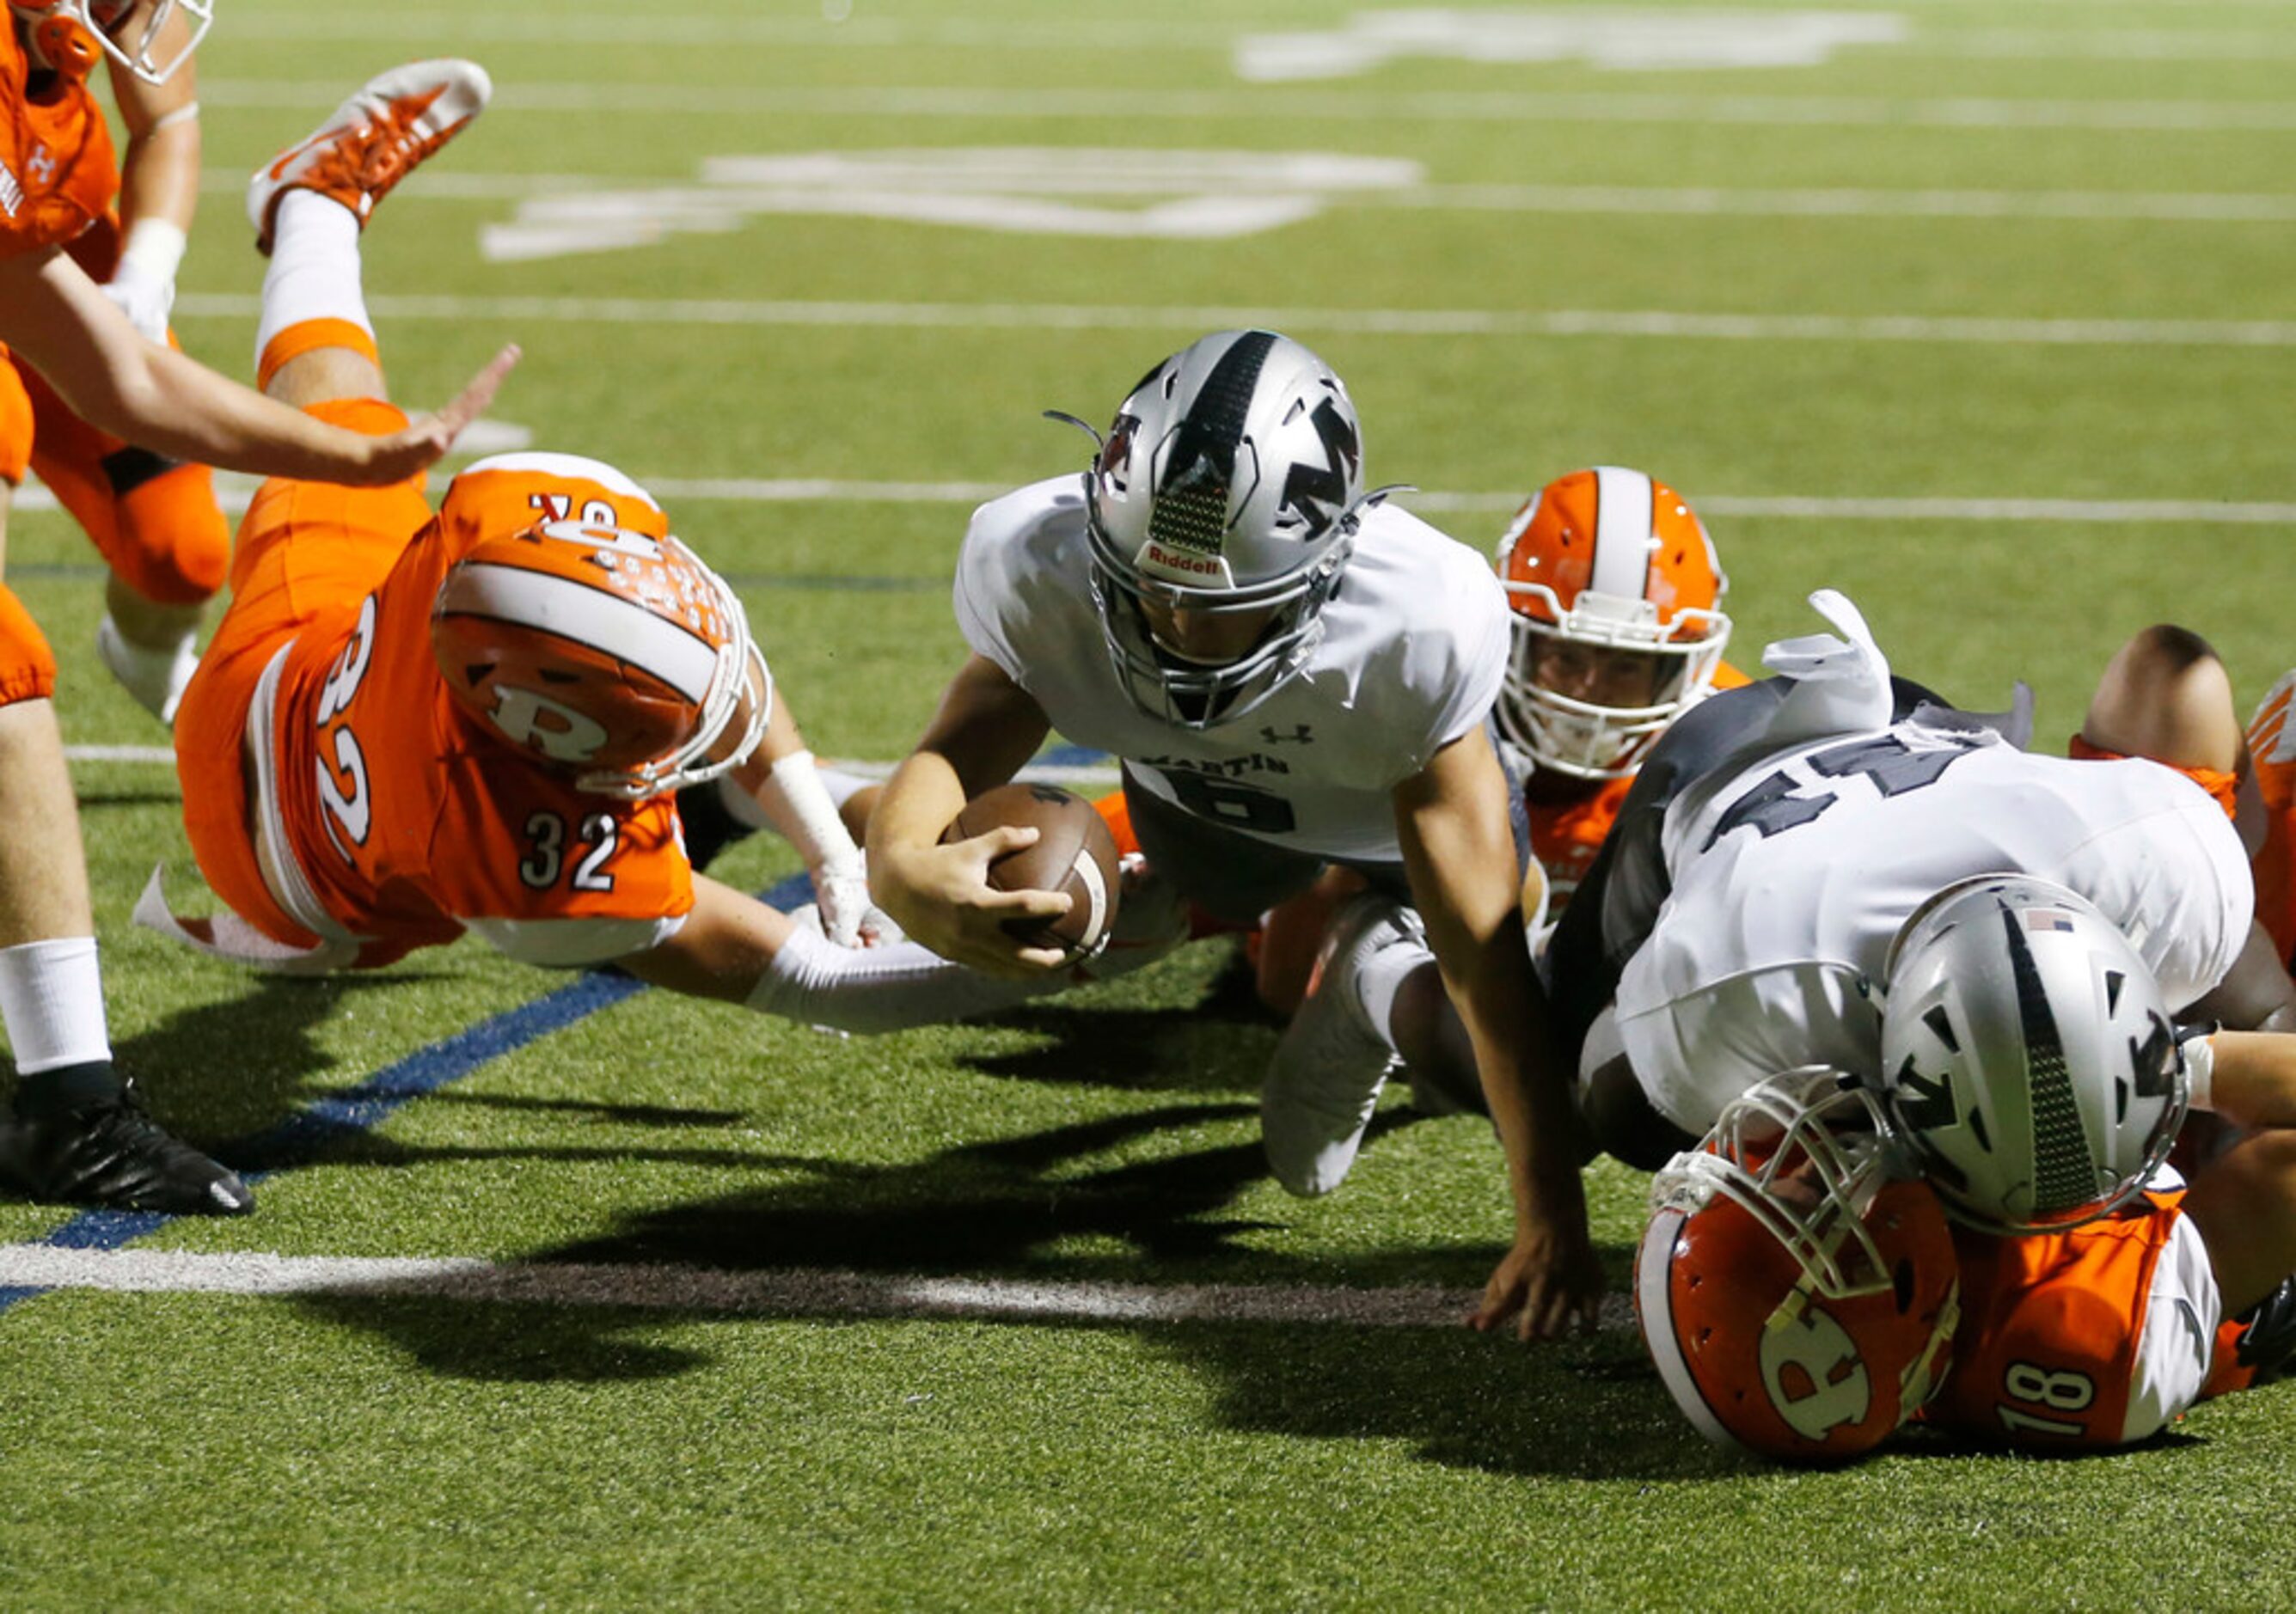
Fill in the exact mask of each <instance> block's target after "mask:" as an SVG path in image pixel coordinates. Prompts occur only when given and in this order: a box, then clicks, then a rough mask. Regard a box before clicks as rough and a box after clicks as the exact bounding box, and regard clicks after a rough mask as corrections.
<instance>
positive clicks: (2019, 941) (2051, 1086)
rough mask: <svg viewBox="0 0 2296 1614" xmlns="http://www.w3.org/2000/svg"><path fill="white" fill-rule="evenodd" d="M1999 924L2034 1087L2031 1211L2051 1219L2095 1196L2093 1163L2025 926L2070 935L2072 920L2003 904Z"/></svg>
mask: <svg viewBox="0 0 2296 1614" xmlns="http://www.w3.org/2000/svg"><path fill="white" fill-rule="evenodd" d="M2001 922H2002V924H2003V926H2004V927H2005V930H2007V932H2008V937H2009V968H2010V970H2011V971H2012V972H2013V976H2014V979H2015V980H2016V983H2017V1013H2018V1018H2019V1020H2021V1026H2020V1029H2021V1031H2022V1032H2023V1033H2024V1038H2025V1067H2026V1069H2027V1070H2028V1071H2029V1072H2030V1079H2031V1082H2032V1090H2033V1174H2034V1184H2033V1208H2034V1209H2035V1210H2036V1211H2038V1212H2039V1213H2040V1214H2042V1215H2044V1216H2053V1215H2054V1214H2055V1213H2056V1212H2058V1211H2061V1210H2071V1209H2072V1208H2075V1207H2076V1206H2079V1205H2083V1204H2086V1203H2087V1201H2089V1200H2093V1199H2095V1197H2096V1160H2095V1157H2094V1156H2093V1155H2091V1154H2090V1152H2089V1147H2088V1134H2087V1128H2086V1127H2083V1126H2082V1124H2081V1112H2080V1102H2079V1100H2078V1099H2076V1098H2075V1097H2074V1096H2073V1082H2072V1077H2071V1075H2070V1074H2069V1073H2068V1072H2067V1071H2066V1069H2065V1044H2064V1039H2063V1038H2062V1037H2061V1036H2058V1035H2057V1017H2056V1016H2055V1015H2054V1013H2052V1012H2050V1009H2049V997H2048V994H2047V993H2046V992H2045V991H2044V990H2043V989H2042V987H2041V972H2040V971H2039V970H2038V968H2037V967H2036V966H2035V964H2034V963H2033V946H2032V943H2031V942H2030V941H2028V940H2027V939H2026V937H2025V930H2026V928H2027V927H2028V926H2036V927H2039V926H2046V927H2047V928H2049V929H2051V930H2057V929H2062V930H2071V929H2072V928H2073V926H2072V920H2071V917H2070V916H2068V915H2060V914H2052V913H2051V912H2049V911H2048V910H2047V909H2046V908H2033V909H2028V910H2027V911H2026V912H2025V913H2023V914H2018V913H2015V912H2013V911H2012V910H2011V909H2009V908H2008V907H2007V906H2006V905H2005V906H2004V907H2003V908H2002V911H2001Z"/></svg>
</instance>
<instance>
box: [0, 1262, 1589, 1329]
mask: <svg viewBox="0 0 2296 1614" xmlns="http://www.w3.org/2000/svg"><path fill="white" fill-rule="evenodd" d="M0 1287H8V1288H24V1289H70V1290H103V1291H106V1292H111V1293H128V1294H223V1295H254V1296H274V1297H276V1296H298V1295H324V1296H329V1297H334V1298H348V1299H366V1298H370V1297H377V1296H389V1297H394V1298H416V1299H439V1300H457V1301H470V1302H485V1303H494V1304H512V1305H526V1306H566V1307H633V1308H637V1309H643V1310H659V1311H695V1312H708V1313H715V1314H721V1315H737V1316H767V1317H825V1318H854V1317H885V1318H905V1317H914V1318H969V1319H983V1320H989V1321H1007V1320H1009V1321H1014V1322H1052V1323H1062V1322H1082V1323H1159V1324H1160V1323H1336V1324H1344V1325H1349V1326H1354V1327H1374V1328H1456V1327H1457V1326H1459V1323H1460V1320H1461V1319H1462V1318H1464V1316H1465V1315H1467V1313H1468V1311H1469V1310H1470V1309H1471V1308H1472V1307H1473V1305H1474V1302H1475V1295H1474V1293H1473V1292H1472V1290H1445V1289H1432V1288H1392V1289H1385V1288H1383V1289H1340V1288H1293V1287H1290V1286H1278V1285H1260V1284H1172V1285H1150V1284H1128V1283H1086V1282H1052V1281H1025V1280H1020V1279H1011V1278H946V1277H925V1276H918V1275H909V1274H882V1273H857V1272H808V1271H766V1272H726V1271H718V1270H714V1269H711V1268H707V1267H685V1266H651V1265H571V1264H569V1265H563V1266H561V1265H553V1264H537V1265H510V1266H503V1265H497V1264H496V1263H494V1262H491V1261H486V1260H481V1259H478V1258H469V1257H462V1258H440V1259H422V1258H375V1257H349V1256H278V1255H268V1254H246V1255H202V1254H194V1253H192V1252H189V1251H184V1250H165V1249H58V1248H56V1247H54V1246H52V1245H45V1244H5V1245H0ZM1633 1325H1634V1324H1633V1315H1632V1311H1631V1309H1630V1307H1628V1303H1627V1301H1626V1300H1625V1299H1624V1298H1623V1297H1620V1296H1612V1297H1611V1299H1610V1300H1608V1301H1607V1302H1606V1303H1605V1305H1604V1307H1603V1327H1604V1328H1605V1329H1608V1330H1617V1329H1626V1328H1631V1327H1632V1326H1633Z"/></svg>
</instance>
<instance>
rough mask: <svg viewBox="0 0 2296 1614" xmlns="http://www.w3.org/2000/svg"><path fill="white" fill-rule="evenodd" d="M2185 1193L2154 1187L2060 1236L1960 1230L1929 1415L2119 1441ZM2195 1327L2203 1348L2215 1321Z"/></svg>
mask: <svg viewBox="0 0 2296 1614" xmlns="http://www.w3.org/2000/svg"><path fill="white" fill-rule="evenodd" d="M2184 1198H2185V1193H2184V1190H2183V1189H2182V1188H2181V1187H2179V1188H2177V1189H2174V1190H2171V1191H2169V1192H2147V1193H2145V1194H2144V1195H2143V1196H2142V1197H2141V1198H2139V1199H2138V1200H2136V1201H2135V1202H2134V1203H2132V1204H2131V1205H2129V1206H2128V1207H2126V1208H2123V1209H2122V1210H2120V1211H2118V1212H2116V1213H2115V1214H2113V1215H2112V1216H2109V1217H2103V1218H2102V1219H2100V1220H2098V1221H2095V1222H2089V1223H2086V1224H2084V1225H2080V1226H2079V1227H2073V1228H2069V1229H2067V1230H2066V1231H2065V1232H2063V1233H2031V1234H2027V1235H2025V1236H2023V1237H2019V1238H1997V1237H1992V1236H1989V1235H1987V1234H1984V1233H1976V1232H1973V1231H1972V1230H1970V1229H1967V1228H1962V1227H1956V1229H1955V1230H1954V1245H1955V1249H1956V1253H1957V1254H1958V1255H1959V1257H1960V1258H1961V1327H1960V1330H1959V1331H1957V1332H1956V1334H1955V1336H1954V1347H1953V1371H1952V1372H1951V1373H1950V1375H1948V1378H1947V1380H1946V1382H1945V1385H1944V1388H1943V1389H1940V1390H1939V1393H1938V1395H1937V1396H1936V1397H1935V1398H1934V1399H1932V1400H1931V1402H1930V1404H1929V1406H1928V1409H1927V1411H1926V1413H1925V1414H1924V1416H1925V1417H1926V1418H1927V1420H1928V1421H1931V1422H1932V1423H1939V1424H1942V1425H1945V1426H1946V1427H1948V1428H1951V1429H1957V1430H1962V1431H1964V1432H1965V1433H1968V1434H1972V1435H1979V1436H1983V1437H1986V1438H1990V1439H1995V1440H2005V1441H2009V1442H2011V1443H2013V1444H2015V1445H2020V1446H2039V1447H2046V1446H2066V1447H2077V1446H2120V1445H2122V1444H2124V1443H2125V1442H2126V1441H2127V1439H2128V1404H2129V1396H2130V1389H2131V1386H2132V1383H2133V1381H2134V1379H2135V1376H2136V1361H2137V1352H2138V1350H2139V1348H2140V1344H2141V1341H2142V1340H2143V1339H2144V1325H2145V1314H2146V1307H2147V1302H2148V1300H2149V1299H2150V1297H2151V1295H2152V1292H2153V1271H2154V1268H2155V1267H2156V1266H2158V1265H2159V1263H2160V1260H2161V1252H2162V1251H2163V1250H2164V1249H2167V1248H2168V1245H2169V1237H2170V1234H2171V1233H2172V1232H2173V1230H2174V1228H2175V1225H2176V1223H2177V1219H2178V1218H2179V1217H2181V1216H2182V1215H2183V1211H2182V1209H2181V1208H2180V1207H2181V1206H2182V1205H2183V1202H2184ZM2192 1327H2193V1329H2194V1332H2195V1337H2194V1342H2193V1344H2194V1349H2196V1350H2199V1351H2201V1352H2202V1353H2203V1354H2205V1353H2206V1351H2207V1350H2208V1349H2209V1348H2210V1345H2209V1343H2208V1342H2207V1341H2209V1340H2212V1339H2213V1337H2214V1334H2215V1326H2214V1319H2209V1320H2207V1321H2206V1322H2203V1320H2202V1319H2201V1318H2200V1317H2198V1316H2197V1315H2195V1316H2194V1318H2193V1319H2192ZM2144 1432H2149V1431H2140V1433H2144Z"/></svg>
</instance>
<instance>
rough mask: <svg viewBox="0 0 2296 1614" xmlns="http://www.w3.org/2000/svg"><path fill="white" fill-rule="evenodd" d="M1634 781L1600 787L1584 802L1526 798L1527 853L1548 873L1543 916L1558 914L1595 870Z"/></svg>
mask: <svg viewBox="0 0 2296 1614" xmlns="http://www.w3.org/2000/svg"><path fill="white" fill-rule="evenodd" d="M1633 788H1634V781H1633V780H1632V779H1630V778H1629V779H1610V780H1605V781H1603V782H1602V783H1601V784H1600V785H1598V786H1596V787H1595V789H1594V790H1593V791H1590V792H1589V793H1588V794H1587V795H1585V796H1580V797H1577V798H1575V799H1570V800H1565V801H1539V800H1535V799H1531V798H1530V797H1529V795H1528V794H1526V795H1525V797H1524V799H1523V812H1524V815H1525V816H1526V817H1527V818H1528V819H1529V823H1530V852H1531V856H1534V857H1536V858H1538V866H1539V867H1540V868H1542V869H1544V870H1545V871H1546V889H1547V899H1546V902H1547V913H1548V914H1549V915H1550V916H1552V915H1554V914H1560V913H1562V909H1563V906H1564V905H1565V904H1567V903H1569V901H1570V893H1571V892H1573V891H1575V890H1577V889H1579V881H1583V880H1585V879H1586V878H1587V871H1588V870H1589V869H1591V868H1593V867H1594V866H1595V856H1597V855H1598V854H1599V853H1600V852H1601V851H1602V849H1603V841H1605V840H1608V839H1610V834H1611V827H1612V826H1613V825H1615V824H1616V823H1618V822H1619V809H1620V807H1623V806H1625V805H1626V800H1627V792H1628V791H1629V790H1631V789H1633Z"/></svg>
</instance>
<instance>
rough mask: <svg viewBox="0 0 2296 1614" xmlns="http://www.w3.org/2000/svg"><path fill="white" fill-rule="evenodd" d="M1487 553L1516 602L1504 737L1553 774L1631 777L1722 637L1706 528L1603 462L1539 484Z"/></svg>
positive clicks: (1666, 490)
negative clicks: (1494, 545) (1587, 469)
mask: <svg viewBox="0 0 2296 1614" xmlns="http://www.w3.org/2000/svg"><path fill="white" fill-rule="evenodd" d="M1493 559H1494V561H1495V562H1496V563H1497V568H1498V574H1499V581H1500V582H1501V583H1502V584H1503V585H1504V586H1505V588H1506V592H1507V603H1508V604H1509V605H1511V606H1512V607H1513V610H1514V617H1513V624H1512V626H1513V630H1514V644H1513V651H1512V653H1511V654H1510V655H1509V656H1508V658H1507V673H1506V683H1505V689H1504V690H1503V692H1501V694H1500V696H1499V704H1498V720H1499V730H1500V732H1501V733H1504V734H1505V736H1506V738H1507V739H1508V740H1510V741H1513V743H1514V744H1516V745H1518V746H1520V747H1521V748H1522V750H1525V751H1527V752H1529V754H1530V756H1531V758H1532V759H1533V760H1534V761H1536V762H1537V763H1538V766H1541V767H1544V768H1551V769H1553V770H1554V771H1555V772H1557V773H1562V774H1573V775H1576V776H1577V777H1579V778H1582V779H1621V778H1624V777H1626V776H1627V775H1628V774H1632V773H1633V772H1634V771H1635V769H1636V767H1637V766H1640V765H1641V761H1642V757H1643V753H1644V751H1645V750H1648V749H1649V748H1650V746H1651V745H1652V744H1653V743H1654V742H1655V741H1657V739H1658V736H1659V735H1660V734H1661V733H1663V732H1664V731H1665V729H1666V726H1667V725H1668V724H1669V723H1672V722H1673V721H1674V720H1675V718H1676V717H1679V716H1680V715H1681V714H1682V712H1683V711H1684V710H1685V709H1686V708H1688V707H1690V706H1692V705H1693V704H1694V703H1696V702H1697V701H1699V700H1702V699H1703V698H1704V697H1705V695H1706V692H1707V691H1709V690H1710V689H1711V688H1712V687H1713V685H1714V673H1715V669H1716V668H1718V667H1719V666H1720V665H1721V664H1722V651H1723V649H1724V647H1725V646H1726V644H1727V643H1729V639H1730V619H1729V618H1728V617H1726V616H1725V615H1724V614H1723V613H1722V610H1721V603H1722V597H1723V595H1724V594H1726V593H1727V592H1728V590H1729V586H1730V582H1729V579H1728V578H1726V577H1724V576H1723V575H1722V569H1721V566H1720V565H1719V563H1718V561H1716V560H1715V556H1714V544H1713V541H1712V540H1711V539H1710V538H1709V537H1707V536H1706V528H1704V526H1702V524H1701V523H1700V521H1699V520H1698V518H1697V517H1696V516H1695V515H1693V513H1692V512H1691V509H1690V506H1689V505H1688V504H1685V503H1684V502H1683V498H1682V496H1681V495H1680V494H1678V493H1677V492H1675V491H1674V489H1673V488H1671V487H1668V486H1666V484H1664V483H1663V482H1659V481H1654V480H1652V479H1651V478H1650V477H1649V476H1647V475H1645V474H1644V473H1643V472H1642V471H1627V470H1622V469H1620V467H1618V466H1615V465H1598V466H1595V468H1594V469H1592V470H1589V471H1572V472H1571V473H1570V475H1569V476H1565V477H1558V478H1556V479H1554V481H1552V482H1549V483H1548V484H1547V485H1546V487H1542V488H1540V489H1539V491H1538V495H1537V496H1535V497H1533V498H1532V499H1531V501H1530V502H1529V504H1525V505H1524V506H1523V507H1522V508H1521V510H1520V511H1519V512H1516V514H1515V518H1514V520H1513V521H1512V522H1511V523H1509V525H1508V527H1507V529H1506V531H1505V534H1504V535H1503V536H1502V537H1500V539H1499V542H1498V548H1497V553H1495V555H1494V556H1493Z"/></svg>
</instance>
